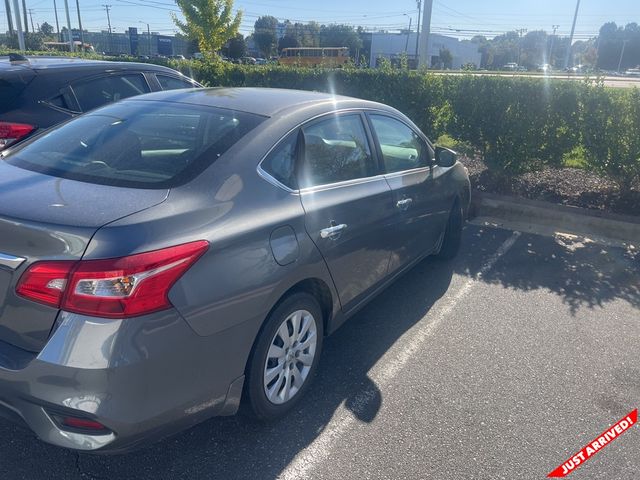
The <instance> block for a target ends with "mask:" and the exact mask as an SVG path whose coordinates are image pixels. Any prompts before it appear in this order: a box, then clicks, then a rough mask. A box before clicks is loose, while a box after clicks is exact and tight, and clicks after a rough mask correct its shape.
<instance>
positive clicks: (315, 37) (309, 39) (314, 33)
mask: <svg viewBox="0 0 640 480" xmlns="http://www.w3.org/2000/svg"><path fill="white" fill-rule="evenodd" d="M303 32H304V33H303V38H302V46H303V47H319V46H320V24H319V23H318V22H309V23H307V24H306V25H305V26H304V30H303Z"/></svg>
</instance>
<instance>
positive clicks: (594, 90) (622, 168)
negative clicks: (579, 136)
mask: <svg viewBox="0 0 640 480" xmlns="http://www.w3.org/2000/svg"><path fill="white" fill-rule="evenodd" d="M580 106H581V112H580V113H581V117H582V122H581V123H582V125H583V142H584V147H585V152H586V155H585V157H586V158H585V160H586V163H587V166H588V168H589V169H591V170H594V171H596V172H598V173H600V174H603V175H606V176H608V177H609V178H611V179H612V180H614V181H616V182H617V183H618V185H619V186H620V189H621V190H622V192H623V194H628V193H629V192H630V191H631V188H632V187H633V186H634V185H638V184H639V183H640V90H638V89H637V88H633V89H629V90H616V91H608V90H607V89H606V88H605V87H604V86H603V85H602V83H597V84H594V85H590V86H588V87H587V91H586V94H585V95H584V96H583V98H582V101H581V105H580Z"/></svg>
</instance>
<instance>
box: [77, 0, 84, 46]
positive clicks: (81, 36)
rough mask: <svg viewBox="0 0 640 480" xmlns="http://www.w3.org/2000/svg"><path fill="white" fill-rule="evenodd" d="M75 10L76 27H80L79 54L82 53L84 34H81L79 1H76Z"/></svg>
mask: <svg viewBox="0 0 640 480" xmlns="http://www.w3.org/2000/svg"><path fill="white" fill-rule="evenodd" d="M76 10H78V26H79V27H80V52H84V33H82V19H81V18H80V0H76Z"/></svg>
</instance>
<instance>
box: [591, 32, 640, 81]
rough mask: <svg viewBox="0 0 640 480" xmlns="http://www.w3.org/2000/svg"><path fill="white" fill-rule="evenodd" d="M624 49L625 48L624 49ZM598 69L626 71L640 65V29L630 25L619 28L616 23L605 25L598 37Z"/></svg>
mask: <svg viewBox="0 0 640 480" xmlns="http://www.w3.org/2000/svg"><path fill="white" fill-rule="evenodd" d="M623 47H624V48H623ZM597 50H598V67H599V68H601V69H603V70H617V69H618V64H619V63H620V58H622V62H621V63H620V69H621V70H626V69H628V68H633V67H636V66H638V65H640V27H639V26H638V24H637V23H630V24H628V25H627V26H626V27H618V26H617V25H616V24H615V23H613V22H610V23H605V24H604V25H603V26H602V27H601V28H600V35H599V36H598V47H597Z"/></svg>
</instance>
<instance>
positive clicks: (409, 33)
mask: <svg viewBox="0 0 640 480" xmlns="http://www.w3.org/2000/svg"><path fill="white" fill-rule="evenodd" d="M404 16H405V17H409V30H407V43H406V44H405V46H404V53H405V54H407V53H408V52H409V35H411V21H412V20H413V18H411V15H409V14H407V13H405V14H404Z"/></svg>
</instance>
